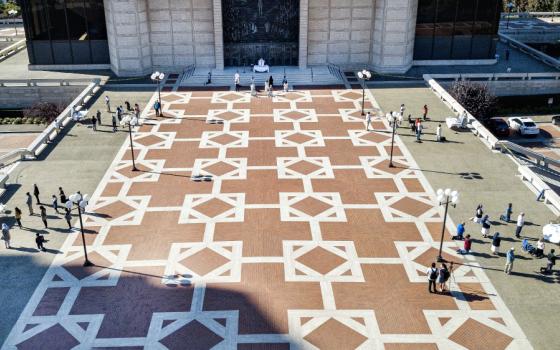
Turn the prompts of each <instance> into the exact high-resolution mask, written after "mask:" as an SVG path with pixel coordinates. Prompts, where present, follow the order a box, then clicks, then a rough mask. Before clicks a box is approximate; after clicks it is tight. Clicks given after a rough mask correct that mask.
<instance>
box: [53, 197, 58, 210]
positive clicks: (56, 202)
mask: <svg viewBox="0 0 560 350" xmlns="http://www.w3.org/2000/svg"><path fill="white" fill-rule="evenodd" d="M52 207H53V209H54V211H56V213H57V214H58V198H56V196H55V195H54V194H53V195H52Z"/></svg>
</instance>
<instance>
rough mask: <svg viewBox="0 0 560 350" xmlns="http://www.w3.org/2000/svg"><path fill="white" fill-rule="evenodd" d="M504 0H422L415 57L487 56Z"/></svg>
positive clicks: (491, 51) (490, 55)
mask: <svg viewBox="0 0 560 350" xmlns="http://www.w3.org/2000/svg"><path fill="white" fill-rule="evenodd" d="M502 3H503V1H502V0H419V1H418V18H417V24H416V42H415V47H414V59H415V60H428V59H438V60H447V59H456V60H457V59H488V58H493V57H494V54H495V50H496V42H497V32H498V24H499V16H500V11H501V8H502Z"/></svg>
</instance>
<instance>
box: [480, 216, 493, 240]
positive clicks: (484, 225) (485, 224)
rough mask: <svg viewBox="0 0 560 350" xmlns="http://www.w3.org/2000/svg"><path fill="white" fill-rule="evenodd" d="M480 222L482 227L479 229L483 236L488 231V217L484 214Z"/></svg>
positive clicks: (485, 235)
mask: <svg viewBox="0 0 560 350" xmlns="http://www.w3.org/2000/svg"><path fill="white" fill-rule="evenodd" d="M480 224H481V225H482V229H480V233H482V237H484V238H486V237H488V234H489V233H490V226H491V224H490V217H489V216H488V215H484V217H483V218H482V220H481V221H480Z"/></svg>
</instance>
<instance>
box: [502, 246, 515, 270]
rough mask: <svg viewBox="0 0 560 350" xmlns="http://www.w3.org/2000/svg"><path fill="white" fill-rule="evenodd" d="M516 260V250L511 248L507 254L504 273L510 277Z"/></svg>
mask: <svg viewBox="0 0 560 350" xmlns="http://www.w3.org/2000/svg"><path fill="white" fill-rule="evenodd" d="M514 260H515V248H514V247H511V248H510V249H509V250H508V252H507V254H506V267H505V269H504V272H505V273H507V274H508V275H509V274H511V270H512V269H513V261H514Z"/></svg>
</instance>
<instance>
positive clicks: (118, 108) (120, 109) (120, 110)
mask: <svg viewBox="0 0 560 350" xmlns="http://www.w3.org/2000/svg"><path fill="white" fill-rule="evenodd" d="M123 113H124V109H123V108H122V106H118V107H117V119H118V120H119V122H120V121H121V120H122V116H123Z"/></svg>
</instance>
